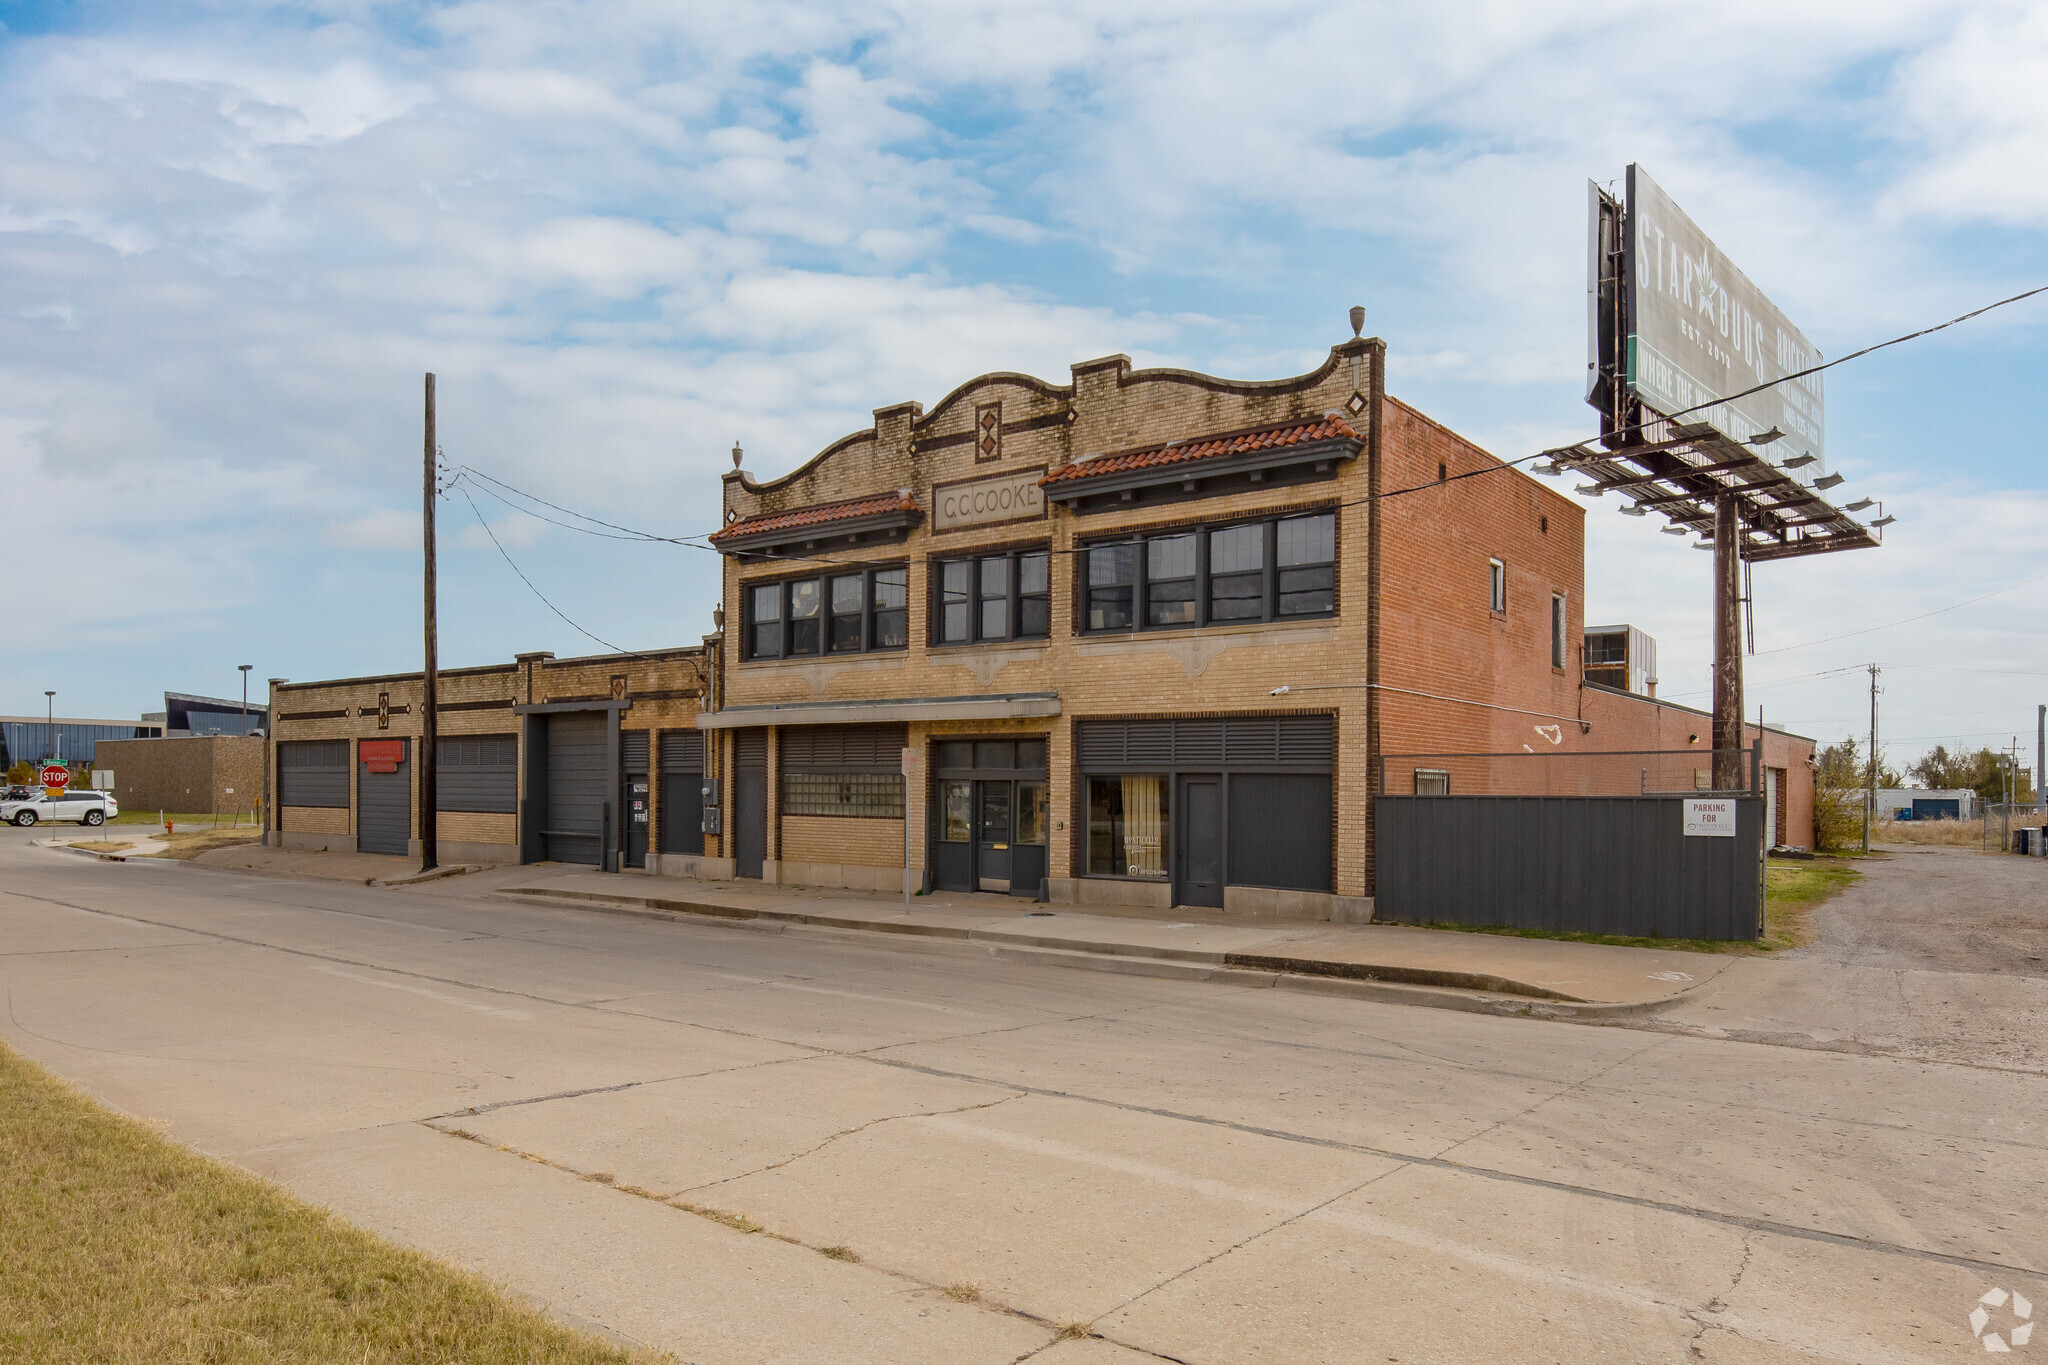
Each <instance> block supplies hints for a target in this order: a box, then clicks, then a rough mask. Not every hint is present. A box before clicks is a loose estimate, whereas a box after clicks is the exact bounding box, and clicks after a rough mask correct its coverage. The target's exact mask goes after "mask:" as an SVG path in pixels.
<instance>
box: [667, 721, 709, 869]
mask: <svg viewBox="0 0 2048 1365" xmlns="http://www.w3.org/2000/svg"><path fill="white" fill-rule="evenodd" d="M660 758H661V813H660V816H659V819H660V821H661V834H660V843H661V851H662V852H663V853H689V854H701V853H703V852H704V735H703V733H702V732H701V731H698V730H667V731H664V732H663V733H662V736H661V754H660Z"/></svg>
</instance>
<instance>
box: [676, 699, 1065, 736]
mask: <svg viewBox="0 0 2048 1365" xmlns="http://www.w3.org/2000/svg"><path fill="white" fill-rule="evenodd" d="M1059 713H1060V694H1059V693H1057V692H1008V693H998V694H995V695H980V696H966V697H882V698H877V699H875V700H873V701H792V702H768V703H764V704H759V705H753V706H728V707H725V708H723V709H722V710H718V711H713V712H711V713H710V714H709V715H700V716H698V717H697V728H698V729H699V730H742V729H749V728H751V727H754V726H757V725H873V724H875V723H877V722H880V721H911V720H1014V719H1020V718H1028V717H1034V716H1057V715H1058V714H1059Z"/></svg>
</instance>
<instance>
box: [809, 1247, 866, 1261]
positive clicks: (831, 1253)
mask: <svg viewBox="0 0 2048 1365" xmlns="http://www.w3.org/2000/svg"><path fill="white" fill-rule="evenodd" d="M818 1254H819V1255H820V1256H823V1257H825V1258H826V1259H827V1260H831V1261H849V1262H851V1263H852V1264H854V1265H859V1264H860V1253H859V1252H857V1251H855V1250H854V1249H853V1248H852V1247H819V1248H818Z"/></svg>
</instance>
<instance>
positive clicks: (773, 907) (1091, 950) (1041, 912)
mask: <svg viewBox="0 0 2048 1365" xmlns="http://www.w3.org/2000/svg"><path fill="white" fill-rule="evenodd" d="M192 865H194V866H199V867H209V868H219V869H223V870H232V871H241V872H256V873H260V874H264V875H268V876H285V877H309V878H316V879H320V880H332V881H346V882H352V883H355V884H356V885H359V886H365V885H366V886H380V887H403V886H416V885H420V884H421V883H422V882H429V881H431V882H433V884H434V889H435V890H436V892H437V893H439V894H447V895H456V896H461V897H463V898H466V899H484V898H505V899H516V900H518V901H520V902H522V903H525V904H529V905H531V904H552V905H557V906H561V907H563V908H571V907H573V908H576V909H580V910H596V911H607V912H611V913H618V914H629V915H639V916H644V917H649V918H658V919H677V920H680V919H686V918H699V917H701V918H706V919H714V920H722V921H726V922H728V923H732V924H735V925H741V924H743V925H746V926H747V927H750V928H757V929H770V930H775V931H783V932H801V933H807V934H812V935H827V936H832V937H836V938H840V939H842V940H852V941H867V942H890V941H894V942H895V943H898V944H900V945H904V946H908V944H909V943H915V944H917V945H918V946H920V947H922V948H924V949H927V950H930V951H935V952H953V953H960V952H967V953H972V954H974V955H976V956H988V955H996V956H1000V957H1005V958H1009V959H1011V960H1015V961H1020V962H1031V963H1036V964H1039V965H1051V966H1064V967H1078V968H1084V969H1088V970H1094V971H1107V972H1115V973H1126V974H1133V975H1142V976H1155V977H1174V978H1180V979H1187V980H1200V981H1215V982H1219V983H1226V984H1231V985H1239V986H1253V987H1266V986H1271V987H1278V988H1280V989H1286V990H1299V991H1309V992H1314V993H1319V994H1327V995H1346V996H1353V997H1356V998H1361V999H1369V1000H1380V1001H1386V1002H1390V1003H1402V1004H1421V1005H1433V1006H1436V1007H1438V1008H1447V1009H1462V1010H1471V1011H1477V1012H1482V1013H1513V1014H1540V1015H1546V1016H1551V1017H1557V1018H1598V1017H1626V1016H1629V1015H1635V1014H1643V1013H1650V1012H1655V1011H1660V1010H1663V1009H1666V1008H1668V1007H1670V1006H1672V1005H1674V1004H1676V1003H1678V1002H1679V1001H1681V1000H1684V999H1686V998H1688V997H1690V996H1691V995H1692V993H1693V992H1695V991H1697V990H1698V989H1699V988H1700V987H1701V986H1704V985H1705V984H1707V983H1708V982H1710V981H1712V980H1713V979H1714V978H1716V977H1717V976H1719V975H1720V974H1721V973H1722V972H1723V971H1725V970H1726V969H1727V968H1728V967H1729V965H1730V964H1732V963H1733V962H1734V961H1735V960H1736V959H1735V958H1734V957H1732V956H1721V955H1716V954H1712V953H1693V952H1680V951H1665V950H1661V949H1651V948H1623V947H1615V946H1611V945H1607V944H1598V943H1571V942H1565V941H1561V940H1555V939H1536V938H1517V937H1514V936H1512V935H1506V934H1477V933H1461V932H1458V931H1456V930H1447V929H1418V928H1413V927H1409V926H1406V925H1390V924H1362V925H1349V924H1341V925H1340V924H1327V923H1319V922H1314V921H1307V920H1256V921H1247V920H1245V919H1242V918H1234V917H1231V916H1226V915H1224V914H1223V913H1221V912H1220V911H1201V910H1188V909H1182V910H1176V911H1174V912H1172V917H1170V918H1169V917H1167V916H1165V915H1144V914H1119V915H1108V914H1094V913H1086V912H1080V911H1075V910H1071V909H1065V908H1061V909H1055V908H1053V907H1050V906H1044V905H1038V904H1035V903H1033V902H1029V901H1020V900H1016V899H1012V898H1011V897H1008V896H996V895H964V894H953V893H947V892H940V893H938V894H935V895H930V896H918V897H916V898H915V899H914V900H913V902H912V904H911V908H910V909H909V910H907V911H906V910H905V909H904V908H903V902H902V901H901V900H900V899H897V898H894V897H890V896H886V895H880V894H872V895H864V894H862V893H860V892H845V891H814V890H809V889H806V888H802V887H783V886H754V885H750V884H744V883H735V882H693V881H683V880H679V879H671V878H665V877H662V878H657V877H647V876H641V875H639V874H636V873H627V874H617V873H603V872H596V871H592V870H590V869H588V868H583V867H577V866H569V865H563V864H554V863H540V864H534V865H529V866H526V867H470V868H465V867H460V866H456V867H444V868H442V869H440V870H439V871H437V872H436V873H433V874H430V875H429V876H428V877H426V878H422V877H420V876H419V874H418V871H417V869H418V863H417V862H415V861H413V860H411V859H406V858H390V857H381V856H378V855H374V854H366V853H305V852H292V851H287V850H284V849H276V848H263V847H260V846H254V845H245V846H241V847H236V848H225V849H216V850H213V851H211V852H208V853H202V854H200V855H199V856H198V857H197V858H196V859H194V860H193V863H192ZM444 878H452V880H440V879H444ZM884 936H889V937H887V938H885V937H884Z"/></svg>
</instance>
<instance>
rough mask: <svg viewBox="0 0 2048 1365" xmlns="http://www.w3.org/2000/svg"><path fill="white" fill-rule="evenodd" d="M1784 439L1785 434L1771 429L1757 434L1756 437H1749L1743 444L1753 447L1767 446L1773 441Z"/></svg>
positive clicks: (1773, 428) (1774, 428)
mask: <svg viewBox="0 0 2048 1365" xmlns="http://www.w3.org/2000/svg"><path fill="white" fill-rule="evenodd" d="M1784 439H1785V433H1784V432H1782V431H1780V430H1778V429H1777V428H1776V427H1772V428H1771V429H1770V430H1769V431H1764V432H1759V433H1757V434H1756V435H1754V436H1752V437H1750V438H1749V440H1748V441H1747V442H1745V444H1747V445H1753V446H1767V445H1769V444H1770V443H1771V442H1773V441H1782V440H1784Z"/></svg>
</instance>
